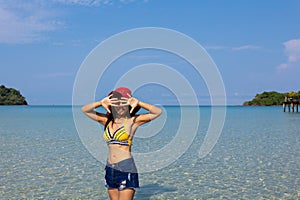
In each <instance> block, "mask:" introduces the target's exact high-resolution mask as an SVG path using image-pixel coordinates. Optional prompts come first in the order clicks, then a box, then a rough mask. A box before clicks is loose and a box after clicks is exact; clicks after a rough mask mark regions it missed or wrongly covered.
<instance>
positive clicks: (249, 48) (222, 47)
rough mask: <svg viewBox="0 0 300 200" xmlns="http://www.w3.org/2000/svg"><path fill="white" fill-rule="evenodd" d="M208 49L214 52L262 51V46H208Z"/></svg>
mask: <svg viewBox="0 0 300 200" xmlns="http://www.w3.org/2000/svg"><path fill="white" fill-rule="evenodd" d="M205 48H206V49H212V50H232V51H242V50H257V49H261V47H260V46H256V45H243V46H239V47H228V46H206V47H205Z"/></svg>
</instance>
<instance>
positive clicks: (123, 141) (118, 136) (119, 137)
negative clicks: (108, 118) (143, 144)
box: [103, 118, 132, 146]
mask: <svg viewBox="0 0 300 200" xmlns="http://www.w3.org/2000/svg"><path fill="white" fill-rule="evenodd" d="M126 122H127V118H126V119H125V120H124V125H123V126H121V127H120V128H118V129H117V130H115V132H114V133H113V134H111V133H110V130H109V125H110V123H111V122H109V124H108V125H107V127H106V129H105V131H104V133H103V138H104V140H105V141H106V144H119V145H124V146H130V145H131V144H132V139H131V138H130V136H129V134H128V133H127V131H126V128H125V127H126Z"/></svg>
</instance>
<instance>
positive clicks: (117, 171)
mask: <svg viewBox="0 0 300 200" xmlns="http://www.w3.org/2000/svg"><path fill="white" fill-rule="evenodd" d="M105 181H106V187H107V188H108V189H118V190H119V191H120V190H124V189H128V188H131V189H134V188H138V187H139V177H138V173H137V169H136V166H135V163H134V160H133V158H128V159H125V160H122V161H121V162H118V163H114V164H110V163H107V164H106V167H105Z"/></svg>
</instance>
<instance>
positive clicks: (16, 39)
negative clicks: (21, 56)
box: [0, 1, 61, 44]
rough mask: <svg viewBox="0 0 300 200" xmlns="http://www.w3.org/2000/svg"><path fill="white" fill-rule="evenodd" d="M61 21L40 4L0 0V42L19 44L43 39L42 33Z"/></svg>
mask: <svg viewBox="0 0 300 200" xmlns="http://www.w3.org/2000/svg"><path fill="white" fill-rule="evenodd" d="M60 26H61V22H59V21H56V20H54V19H53V14H52V13H50V11H48V10H47V9H45V8H43V6H42V4H38V3H34V2H31V3H27V2H25V3H24V2H23V1H0V43H6V44H20V43H30V42H34V41H39V40H42V39H44V36H43V33H45V32H49V31H54V30H56V29H57V28H58V27H60Z"/></svg>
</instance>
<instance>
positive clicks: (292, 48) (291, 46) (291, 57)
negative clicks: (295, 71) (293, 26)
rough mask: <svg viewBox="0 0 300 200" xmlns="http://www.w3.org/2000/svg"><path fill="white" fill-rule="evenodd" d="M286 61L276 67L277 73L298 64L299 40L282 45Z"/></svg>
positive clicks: (299, 57) (299, 60)
mask: <svg viewBox="0 0 300 200" xmlns="http://www.w3.org/2000/svg"><path fill="white" fill-rule="evenodd" d="M283 45H284V47H285V49H284V51H285V54H286V55H287V60H286V61H285V62H284V63H282V64H280V65H279V66H278V67H277V72H279V73H280V72H282V71H284V70H286V69H288V68H291V67H293V66H295V63H298V62H300V39H293V40H289V41H287V42H284V43H283ZM298 64H299V63H298Z"/></svg>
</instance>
